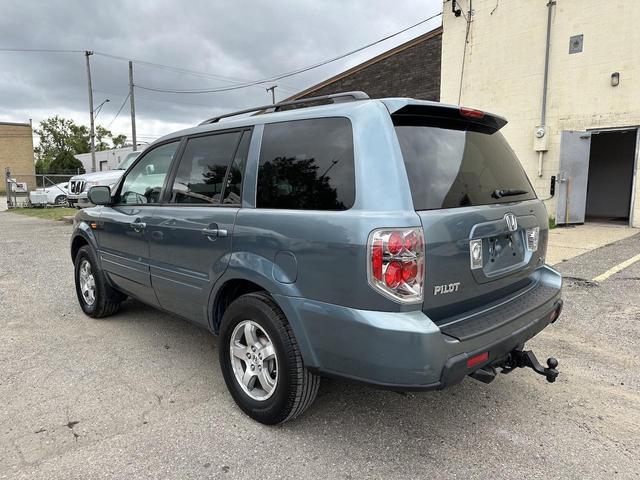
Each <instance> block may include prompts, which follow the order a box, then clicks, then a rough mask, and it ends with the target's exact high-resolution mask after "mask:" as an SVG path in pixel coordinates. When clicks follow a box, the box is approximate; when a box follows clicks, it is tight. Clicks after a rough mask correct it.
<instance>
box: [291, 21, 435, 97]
mask: <svg viewBox="0 0 640 480" xmlns="http://www.w3.org/2000/svg"><path fill="white" fill-rule="evenodd" d="M422 38H424V39H423V40H422V41H419V42H418V43H415V44H413V42H408V43H407V44H405V45H404V46H400V47H398V48H397V49H394V50H396V51H395V53H393V52H394V50H392V51H391V52H390V53H391V54H390V55H389V56H386V58H382V59H380V60H378V61H376V59H373V63H371V61H370V62H365V63H364V64H363V65H361V66H358V67H354V69H352V70H355V71H353V72H352V73H349V71H347V72H345V74H343V75H344V76H342V78H340V77H341V76H340V75H339V76H338V79H337V80H336V81H333V82H331V79H330V80H328V82H331V83H329V84H327V85H325V86H323V87H321V88H318V89H317V90H313V87H312V89H310V90H312V91H306V92H303V93H302V95H301V96H300V97H297V98H303V97H315V96H318V95H327V94H331V93H338V92H345V91H349V90H362V91H363V92H366V93H368V94H369V96H370V97H372V98H381V97H411V98H418V99H421V100H434V101H437V100H439V99H440V52H441V41H442V33H441V31H440V30H438V31H437V32H436V33H435V34H432V35H429V34H427V35H426V36H423V37H422ZM397 50H399V51H397ZM385 55H386V54H383V55H381V56H380V57H385ZM380 57H376V58H380ZM320 85H322V84H320Z"/></svg>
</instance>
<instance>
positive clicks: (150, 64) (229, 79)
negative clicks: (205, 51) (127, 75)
mask: <svg viewBox="0 0 640 480" xmlns="http://www.w3.org/2000/svg"><path fill="white" fill-rule="evenodd" d="M94 53H95V55H100V56H103V57H107V58H112V59H114V60H123V61H129V59H128V58H125V57H122V56H120V55H112V54H110V53H105V52H94ZM131 61H132V62H134V63H136V64H137V65H143V66H146V67H152V68H159V69H161V70H166V71H170V72H173V73H182V74H186V75H193V76H196V77H204V78H213V79H215V80H220V81H223V82H227V83H230V82H236V83H237V82H240V83H250V82H252V80H247V79H246V78H237V77H225V76H223V75H216V74H213V73H208V72H200V71H197V70H189V69H187V68H181V67H174V66H172V65H164V64H162V63H154V62H148V61H145V60H137V59H131ZM285 87H286V85H285ZM291 89H294V87H291ZM282 90H284V89H282ZM294 90H295V89H294Z"/></svg>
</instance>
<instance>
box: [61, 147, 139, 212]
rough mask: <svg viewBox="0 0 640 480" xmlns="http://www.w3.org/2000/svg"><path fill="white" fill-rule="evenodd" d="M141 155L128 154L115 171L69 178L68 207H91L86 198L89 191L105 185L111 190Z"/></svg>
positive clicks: (135, 153) (136, 153) (137, 153)
mask: <svg viewBox="0 0 640 480" xmlns="http://www.w3.org/2000/svg"><path fill="white" fill-rule="evenodd" d="M141 153H142V152H141V151H137V152H131V153H129V154H128V155H127V156H126V157H124V160H122V162H120V165H118V166H117V167H116V169H115V170H107V171H104V172H93V173H83V174H82V175H76V176H75V177H71V180H69V195H68V196H67V199H68V202H69V205H70V206H72V207H77V208H85V207H92V206H93V204H92V203H91V202H90V201H89V199H88V198H87V192H88V191H89V189H90V188H91V187H93V186H96V185H106V186H108V187H111V188H113V186H114V185H115V184H116V183H118V180H120V177H122V175H123V174H124V172H125V170H126V169H127V168H129V166H130V165H131V164H132V163H133V162H134V160H135V159H136V158H138V155H140V154H141Z"/></svg>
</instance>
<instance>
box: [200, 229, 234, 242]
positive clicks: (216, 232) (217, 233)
mask: <svg viewBox="0 0 640 480" xmlns="http://www.w3.org/2000/svg"><path fill="white" fill-rule="evenodd" d="M201 232H202V234H203V235H204V236H206V237H207V238H208V239H209V240H215V239H216V238H218V237H226V236H227V235H228V232H227V231H226V230H225V229H224V228H203V229H202V230H201Z"/></svg>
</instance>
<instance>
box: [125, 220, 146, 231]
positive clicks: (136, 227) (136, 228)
mask: <svg viewBox="0 0 640 480" xmlns="http://www.w3.org/2000/svg"><path fill="white" fill-rule="evenodd" d="M129 226H130V227H131V228H132V229H133V231H134V232H138V233H139V232H141V231H142V230H144V229H145V228H147V224H146V223H144V222H133V223H130V224H129Z"/></svg>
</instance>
